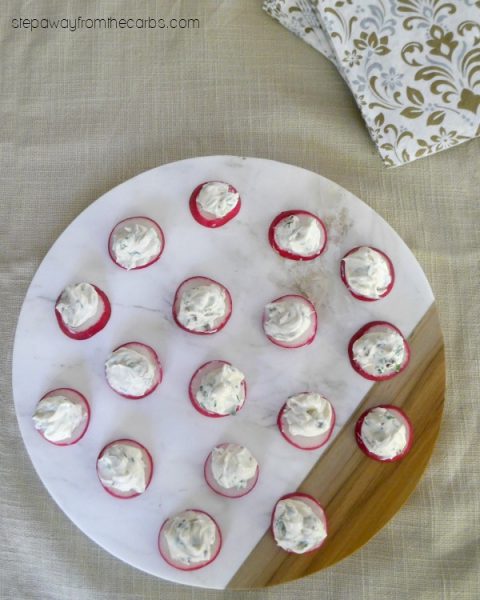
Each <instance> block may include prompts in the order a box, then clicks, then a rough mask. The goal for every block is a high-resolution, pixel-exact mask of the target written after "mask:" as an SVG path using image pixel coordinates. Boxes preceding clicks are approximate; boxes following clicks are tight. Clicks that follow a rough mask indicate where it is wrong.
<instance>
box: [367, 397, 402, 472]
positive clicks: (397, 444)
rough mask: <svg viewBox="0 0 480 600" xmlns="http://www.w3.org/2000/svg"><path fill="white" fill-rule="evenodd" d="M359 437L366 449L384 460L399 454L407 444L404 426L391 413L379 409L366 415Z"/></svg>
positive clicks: (384, 409) (374, 409)
mask: <svg viewBox="0 0 480 600" xmlns="http://www.w3.org/2000/svg"><path fill="white" fill-rule="evenodd" d="M360 435H361V437H362V440H363V443H364V444H365V446H366V447H367V449H368V450H369V451H370V452H372V453H373V454H376V455H377V456H378V457H380V458H382V459H384V460H385V459H389V458H395V456H398V455H399V454H401V453H402V452H403V451H404V450H405V448H406V446H407V442H408V432H407V428H406V426H405V424H404V423H403V422H402V421H401V420H400V419H399V418H398V417H397V416H396V415H395V413H394V412H393V411H390V410H388V409H386V408H380V407H377V408H373V409H372V410H371V411H370V412H369V413H368V414H367V416H366V417H365V419H364V420H363V423H362V427H361V430H360Z"/></svg>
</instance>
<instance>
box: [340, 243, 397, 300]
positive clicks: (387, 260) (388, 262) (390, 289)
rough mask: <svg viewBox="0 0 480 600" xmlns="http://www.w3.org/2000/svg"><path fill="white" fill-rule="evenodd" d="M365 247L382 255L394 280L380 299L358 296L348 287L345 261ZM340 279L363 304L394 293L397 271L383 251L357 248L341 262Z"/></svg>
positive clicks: (371, 247)
mask: <svg viewBox="0 0 480 600" xmlns="http://www.w3.org/2000/svg"><path fill="white" fill-rule="evenodd" d="M363 247H365V248H370V250H375V252H378V253H379V254H381V255H382V256H383V258H384V259H385V261H386V262H387V265H388V270H389V271H390V277H391V278H392V280H391V281H390V284H389V285H388V287H387V289H386V290H385V291H384V292H383V294H381V295H380V297H379V298H367V297H366V296H361V295H360V294H356V293H355V292H354V291H353V290H352V289H351V288H350V286H349V285H348V281H347V276H346V273H345V262H344V261H345V259H346V258H347V256H350V254H353V253H354V252H356V251H357V250H359V249H360V248H363ZM340 277H341V279H342V281H343V283H344V284H345V287H346V288H347V290H348V291H349V292H350V294H351V295H352V296H353V297H354V298H356V299H357V300H361V301H362V302H376V301H377V300H381V299H382V298H385V296H388V294H389V293H390V292H391V291H392V289H393V285H394V283H395V269H394V268H393V263H392V261H391V260H390V258H389V257H388V256H387V255H386V254H385V252H382V251H381V250H379V249H378V248H374V247H373V246H357V247H356V248H352V249H351V250H350V252H347V254H345V256H344V257H343V258H342V260H341V261H340Z"/></svg>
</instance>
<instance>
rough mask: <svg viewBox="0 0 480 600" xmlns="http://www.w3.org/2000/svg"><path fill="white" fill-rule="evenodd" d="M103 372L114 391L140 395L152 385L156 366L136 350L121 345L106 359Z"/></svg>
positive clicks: (155, 374)
mask: <svg viewBox="0 0 480 600" xmlns="http://www.w3.org/2000/svg"><path fill="white" fill-rule="evenodd" d="M105 374H106V377H107V381H108V383H109V384H110V386H111V387H112V388H113V389H114V390H115V391H116V392H119V393H120V394H126V395H127V396H142V395H143V394H145V393H146V392H147V391H148V390H149V389H150V388H151V387H152V386H153V385H154V382H155V378H156V377H157V368H156V365H155V364H154V363H153V362H152V361H151V360H149V359H148V358H147V357H146V356H144V355H143V354H141V353H140V352H137V350H134V349H133V348H128V347H125V346H122V347H121V348H118V349H117V350H114V351H113V352H112V353H111V354H110V356H109V357H108V359H107V360H106V362H105Z"/></svg>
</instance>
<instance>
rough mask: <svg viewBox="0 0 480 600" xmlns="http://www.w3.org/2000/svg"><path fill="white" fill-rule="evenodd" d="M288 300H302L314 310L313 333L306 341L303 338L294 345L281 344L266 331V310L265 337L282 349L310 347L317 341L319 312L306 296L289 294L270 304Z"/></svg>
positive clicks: (264, 320) (264, 312) (264, 313)
mask: <svg viewBox="0 0 480 600" xmlns="http://www.w3.org/2000/svg"><path fill="white" fill-rule="evenodd" d="M287 299H297V300H301V301H302V302H304V303H306V304H308V306H309V307H310V309H311V310H312V314H313V318H312V327H311V331H310V332H308V335H307V337H306V338H305V339H303V338H302V339H301V340H300V341H299V342H293V343H288V342H280V341H278V340H276V339H275V338H273V337H271V336H269V335H268V334H267V332H266V331H265V322H266V320H267V319H266V311H265V310H264V311H263V318H262V326H263V330H264V332H265V335H266V336H267V338H268V339H269V340H270V341H271V342H272V344H275V345H276V346H279V347H280V348H287V349H293V348H302V347H303V346H308V345H309V344H311V343H312V342H313V340H314V339H315V336H316V335H317V328H318V318H317V311H316V310H315V307H314V306H313V304H312V303H311V302H310V300H307V298H305V297H304V296H300V295H298V294H287V295H285V296H280V298H276V299H275V300H272V301H271V302H269V304H274V303H275V302H281V301H283V300H287Z"/></svg>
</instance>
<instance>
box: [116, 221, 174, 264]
mask: <svg viewBox="0 0 480 600" xmlns="http://www.w3.org/2000/svg"><path fill="white" fill-rule="evenodd" d="M136 225H140V226H142V227H145V228H147V231H150V230H152V231H153V232H154V234H156V235H154V237H153V238H152V240H151V241H152V244H153V246H154V247H153V248H150V249H148V248H147V249H146V250H145V249H143V256H141V255H140V254H138V256H136V257H135V259H134V261H133V266H129V265H128V264H127V263H126V262H125V261H124V260H122V259H121V258H120V257H119V256H118V254H117V252H116V249H115V240H116V237H117V236H118V235H121V234H122V232H125V230H127V228H130V229H133V228H135V226H136ZM157 246H158V247H157ZM164 247H165V236H164V235H163V231H162V229H161V227H160V225H158V223H156V222H155V221H154V220H153V219H150V218H149V217H130V218H128V219H124V220H123V221H120V222H119V223H117V224H116V225H115V227H114V228H113V229H112V231H111V233H110V236H109V238H108V253H109V255H110V258H111V259H112V260H113V262H114V263H115V264H116V265H118V266H119V267H121V268H122V269H125V270H127V271H137V270H138V269H145V268H146V267H149V266H150V265H153V263H155V262H156V261H157V260H158V259H159V258H160V256H161V255H162V252H163V249H164Z"/></svg>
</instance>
